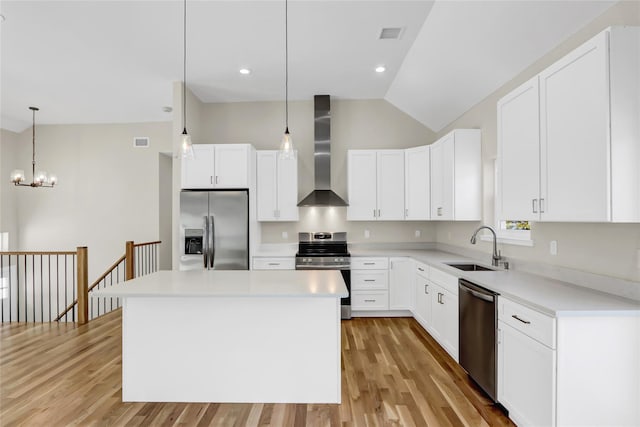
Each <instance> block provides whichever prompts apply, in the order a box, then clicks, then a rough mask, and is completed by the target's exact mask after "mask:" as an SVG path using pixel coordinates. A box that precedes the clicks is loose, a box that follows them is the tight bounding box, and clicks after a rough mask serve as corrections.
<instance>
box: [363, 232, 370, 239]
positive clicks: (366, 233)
mask: <svg viewBox="0 0 640 427" xmlns="http://www.w3.org/2000/svg"><path fill="white" fill-rule="evenodd" d="M369 237H371V233H370V232H369V230H364V238H365V239H368V238H369Z"/></svg>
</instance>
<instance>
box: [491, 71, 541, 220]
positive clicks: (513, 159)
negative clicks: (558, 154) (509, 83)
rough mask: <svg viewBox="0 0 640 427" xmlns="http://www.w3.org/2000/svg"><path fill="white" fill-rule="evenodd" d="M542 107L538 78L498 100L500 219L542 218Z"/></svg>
mask: <svg viewBox="0 0 640 427" xmlns="http://www.w3.org/2000/svg"><path fill="white" fill-rule="evenodd" d="M539 107H540V103H539V90H538V76H536V77H534V78H533V79H531V80H529V81H528V82H526V83H525V84H523V85H522V86H520V87H519V88H517V89H515V90H514V91H512V92H511V93H509V94H508V95H507V96H505V97H504V98H502V99H500V101H498V171H499V176H500V177H499V191H500V194H501V197H500V205H499V209H500V213H499V215H500V218H501V219H512V220H528V221H537V220H538V219H540V213H539V212H540V211H539V207H538V203H539V199H540V114H539Z"/></svg>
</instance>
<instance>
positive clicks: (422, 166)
mask: <svg viewBox="0 0 640 427" xmlns="http://www.w3.org/2000/svg"><path fill="white" fill-rule="evenodd" d="M429 154H430V150H429V146H428V145H426V146H423V147H415V148H409V149H407V150H405V153H404V176H405V180H404V214H405V219H407V220H413V221H418V220H428V219H431V196H430V194H431V188H430V180H431V176H430V172H429V171H430V161H429Z"/></svg>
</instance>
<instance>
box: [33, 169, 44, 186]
mask: <svg viewBox="0 0 640 427" xmlns="http://www.w3.org/2000/svg"><path fill="white" fill-rule="evenodd" d="M33 182H35V183H36V184H38V185H42V184H46V183H47V173H46V172H45V171H38V172H36V175H35V176H34V177H33Z"/></svg>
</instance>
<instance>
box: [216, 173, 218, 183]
mask: <svg viewBox="0 0 640 427" xmlns="http://www.w3.org/2000/svg"><path fill="white" fill-rule="evenodd" d="M217 183H218V175H216V184H217Z"/></svg>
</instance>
